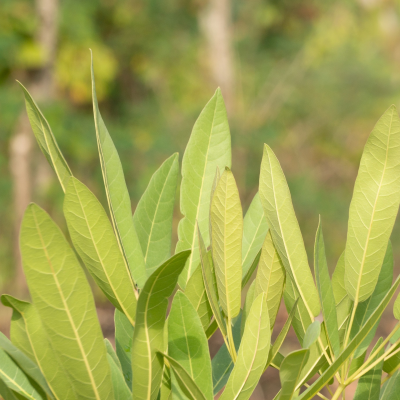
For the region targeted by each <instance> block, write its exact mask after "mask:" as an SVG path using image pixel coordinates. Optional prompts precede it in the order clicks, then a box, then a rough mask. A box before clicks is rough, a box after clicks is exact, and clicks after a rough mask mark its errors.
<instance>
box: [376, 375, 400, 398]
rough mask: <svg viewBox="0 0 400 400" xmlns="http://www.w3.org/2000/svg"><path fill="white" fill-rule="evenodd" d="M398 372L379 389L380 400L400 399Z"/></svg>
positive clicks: (399, 376) (399, 377)
mask: <svg viewBox="0 0 400 400" xmlns="http://www.w3.org/2000/svg"><path fill="white" fill-rule="evenodd" d="M399 388H400V370H399V371H397V372H396V373H395V374H394V375H393V376H392V377H391V378H390V379H389V380H388V381H387V382H386V383H385V385H383V387H382V389H381V393H380V396H379V399H380V400H399V398H400V391H399Z"/></svg>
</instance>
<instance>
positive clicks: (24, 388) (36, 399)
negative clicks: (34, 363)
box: [0, 349, 44, 400]
mask: <svg viewBox="0 0 400 400" xmlns="http://www.w3.org/2000/svg"><path fill="white" fill-rule="evenodd" d="M0 379H1V380H2V381H3V382H4V383H5V384H6V386H8V388H9V389H11V390H13V391H15V392H17V393H19V394H21V395H22V396H24V397H26V398H27V399H30V400H44V397H42V396H41V394H40V393H39V392H38V391H37V390H36V389H35V388H34V387H33V386H32V384H31V383H30V382H29V380H28V378H27V377H26V375H25V374H24V373H23V372H22V370H21V369H20V368H19V367H18V366H17V365H16V364H15V363H14V361H13V360H12V359H11V358H10V357H9V356H8V355H7V353H6V352H5V351H3V350H1V349H0Z"/></svg>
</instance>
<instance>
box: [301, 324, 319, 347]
mask: <svg viewBox="0 0 400 400" xmlns="http://www.w3.org/2000/svg"><path fill="white" fill-rule="evenodd" d="M320 334H321V323H320V322H319V321H314V322H313V323H312V324H310V325H309V326H308V328H307V331H306V333H305V335H304V340H303V348H305V349H309V348H310V347H311V345H313V344H314V343H315V342H316V341H317V340H318V338H319V335H320Z"/></svg>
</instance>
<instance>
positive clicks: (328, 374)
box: [298, 277, 400, 400]
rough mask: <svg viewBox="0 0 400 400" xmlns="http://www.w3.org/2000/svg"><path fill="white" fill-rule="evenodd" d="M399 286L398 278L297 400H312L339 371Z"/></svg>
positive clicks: (399, 278) (399, 280)
mask: <svg viewBox="0 0 400 400" xmlns="http://www.w3.org/2000/svg"><path fill="white" fill-rule="evenodd" d="M399 285H400V277H398V278H397V279H396V281H395V283H394V284H393V286H392V287H391V288H390V290H389V291H388V292H387V294H386V295H385V297H384V298H383V300H382V301H381V303H380V304H379V306H378V307H377V308H376V309H375V311H374V312H373V313H372V314H371V316H370V317H369V318H368V320H367V321H366V322H365V324H364V325H363V327H362V328H361V329H360V330H359V332H358V333H357V335H356V336H355V337H354V338H353V340H351V341H350V343H349V344H348V346H347V347H346V348H345V349H344V350H342V352H341V353H340V354H339V356H338V357H337V359H336V360H335V361H334V362H333V363H332V364H331V365H330V366H329V367H328V368H327V370H326V371H325V372H324V373H323V374H322V375H321V376H320V377H319V378H318V379H317V380H316V381H315V382H314V383H313V384H312V385H311V386H310V387H309V388H308V389H307V390H306V391H304V392H303V393H302V394H301V395H300V397H299V398H298V400H306V399H312V398H313V396H315V395H316V394H317V393H318V392H319V391H320V390H321V389H322V388H323V387H324V386H325V385H326V384H327V383H328V382H329V381H330V380H331V379H332V378H333V376H334V375H335V373H336V372H337V371H338V370H339V368H340V367H341V366H342V365H343V363H344V362H345V361H346V360H347V359H348V358H349V357H350V356H351V354H352V353H353V352H354V350H355V349H356V348H357V347H358V346H359V345H360V344H361V343H362V341H363V340H364V339H365V338H366V336H367V335H368V333H369V332H370V331H371V329H372V328H373V327H374V325H375V324H376V322H377V321H379V318H380V317H381V315H382V313H383V311H384V310H385V308H386V307H387V305H388V304H389V302H390V300H391V299H392V297H393V295H394V293H395V292H396V290H397V288H398V287H399Z"/></svg>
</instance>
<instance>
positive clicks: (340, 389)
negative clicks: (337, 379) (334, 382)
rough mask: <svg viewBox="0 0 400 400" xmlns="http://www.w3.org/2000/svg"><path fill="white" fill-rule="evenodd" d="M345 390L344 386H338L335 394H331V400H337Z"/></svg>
mask: <svg viewBox="0 0 400 400" xmlns="http://www.w3.org/2000/svg"><path fill="white" fill-rule="evenodd" d="M345 388H346V386H344V385H339V387H338V388H337V389H336V392H335V393H334V394H333V396H332V399H331V400H337V399H338V398H339V396H340V395H341V394H342V392H343V390H344V389H345Z"/></svg>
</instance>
